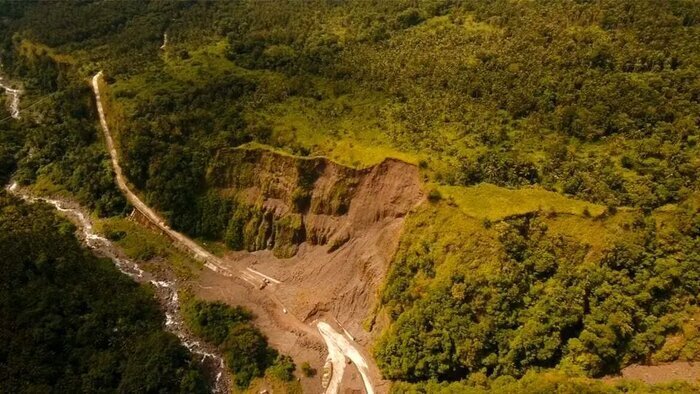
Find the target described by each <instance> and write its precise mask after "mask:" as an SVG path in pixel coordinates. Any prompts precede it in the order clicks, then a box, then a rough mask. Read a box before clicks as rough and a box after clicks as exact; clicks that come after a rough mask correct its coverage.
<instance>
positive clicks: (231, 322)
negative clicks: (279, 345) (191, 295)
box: [185, 300, 294, 388]
mask: <svg viewBox="0 0 700 394" xmlns="http://www.w3.org/2000/svg"><path fill="white" fill-rule="evenodd" d="M185 319H186V321H187V324H188V325H189V326H190V327H191V329H192V331H193V332H194V333H195V334H196V335H197V336H199V337H201V338H204V339H205V340H206V341H208V342H210V343H212V344H214V345H216V346H218V347H219V349H220V350H221V351H222V352H223V354H224V357H225V358H226V364H227V365H228V367H229V368H230V369H231V371H232V372H233V374H234V377H235V382H236V385H237V386H238V387H239V388H246V387H248V385H249V384H250V382H251V381H252V380H253V379H255V378H259V377H262V376H263V375H264V374H265V371H266V370H267V371H268V372H270V373H271V374H273V376H275V377H277V378H278V379H280V380H283V381H290V380H292V377H293V375H292V373H293V372H294V363H293V362H292V361H291V358H289V357H288V356H284V355H279V354H278V353H277V351H276V350H274V349H272V348H270V347H269V346H268V344H267V338H265V336H264V335H263V334H262V333H261V332H260V331H259V330H258V329H257V328H255V327H254V326H253V325H252V322H251V320H252V319H253V315H252V314H251V313H250V312H249V311H247V310H245V309H243V308H240V307H231V306H228V305H226V304H224V303H221V302H204V301H195V300H192V301H190V302H189V303H188V305H187V307H186V308H185Z"/></svg>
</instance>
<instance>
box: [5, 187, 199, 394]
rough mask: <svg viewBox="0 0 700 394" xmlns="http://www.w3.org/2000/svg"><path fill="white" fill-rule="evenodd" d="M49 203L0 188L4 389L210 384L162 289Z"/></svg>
mask: <svg viewBox="0 0 700 394" xmlns="http://www.w3.org/2000/svg"><path fill="white" fill-rule="evenodd" d="M74 231H75V227H74V226H73V225H72V224H70V223H69V222H68V221H66V220H65V219H60V218H58V217H57V216H56V214H55V213H54V209H53V208H52V207H50V206H48V205H44V204H27V203H24V202H22V201H21V200H19V199H17V198H15V197H12V196H9V195H8V194H7V193H5V192H2V193H0V248H1V250H2V251H3V252H2V256H3V257H2V262H1V263H0V267H1V269H2V272H3V274H2V275H1V276H0V315H1V316H2V319H0V391H1V392H8V393H10V392H12V393H25V392H26V393H30V392H31V393H36V392H43V393H67V392H74V393H75V392H120V393H133V392H144V393H177V392H181V393H206V392H209V389H208V387H207V386H206V384H205V382H204V380H203V378H202V374H201V372H200V371H199V367H198V365H197V364H196V363H194V362H193V361H192V359H191V356H190V354H189V352H188V351H187V349H185V348H184V347H183V346H182V345H181V344H180V342H179V340H178V339H177V337H175V336H174V335H172V334H169V333H166V332H164V331H163V316H162V313H161V311H160V309H159V306H158V304H157V302H156V301H155V300H154V298H153V294H152V293H151V292H150V291H148V290H146V289H145V288H143V287H140V286H139V285H137V284H136V283H134V282H132V281H131V279H129V278H128V277H126V276H124V275H122V274H121V273H120V272H119V271H117V269H116V268H115V267H114V266H113V264H112V262H111V261H109V260H106V259H98V258H95V257H94V256H93V255H92V254H91V253H90V252H89V251H86V250H84V249H82V248H81V246H80V244H79V243H78V240H77V239H76V238H75V236H74V235H73V234H74Z"/></svg>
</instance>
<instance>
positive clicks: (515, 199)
mask: <svg viewBox="0 0 700 394" xmlns="http://www.w3.org/2000/svg"><path fill="white" fill-rule="evenodd" d="M436 188H437V190H438V191H439V192H440V194H441V195H442V196H443V198H446V199H448V200H451V201H453V202H454V203H455V204H456V205H457V207H459V208H460V210H462V212H464V213H465V214H467V215H469V216H473V217H476V218H481V219H488V220H500V219H503V218H506V217H508V216H513V215H520V214H524V213H528V212H535V211H542V212H555V213H563V214H572V215H581V216H583V215H585V213H584V212H585V211H586V210H588V213H589V214H590V216H598V215H600V214H602V213H603V212H605V207H604V206H602V205H598V204H592V203H588V202H585V201H581V200H576V199H573V198H569V197H566V196H563V195H561V194H558V193H555V192H550V191H547V190H544V189H542V188H540V187H526V188H521V189H507V188H504V187H499V186H495V185H491V184H487V183H482V184H479V185H476V186H469V187H464V186H436Z"/></svg>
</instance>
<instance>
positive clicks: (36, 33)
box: [0, 0, 700, 392]
mask: <svg viewBox="0 0 700 394" xmlns="http://www.w3.org/2000/svg"><path fill="white" fill-rule="evenodd" d="M0 33H2V34H0V37H2V38H1V39H0V64H2V67H1V68H0V74H1V75H2V76H4V77H6V78H7V79H6V81H11V82H12V83H15V84H16V85H13V86H21V87H22V89H23V90H22V96H21V100H22V101H21V103H20V110H22V117H21V118H20V119H14V118H8V119H7V120H5V121H3V122H0V178H2V179H3V180H4V181H6V180H9V179H10V178H12V179H13V180H16V181H18V182H20V183H21V184H24V185H31V186H32V188H33V190H35V191H37V192H40V193H45V194H52V195H62V196H66V197H69V198H71V199H74V200H76V201H78V202H80V203H81V204H82V205H84V206H86V207H87V208H88V209H90V210H92V211H94V213H95V214H96V215H97V216H100V217H111V219H107V221H106V223H116V225H115V226H117V227H120V226H122V227H120V228H124V229H131V230H128V231H126V233H129V234H128V235H127V237H130V236H132V235H133V234H131V233H130V232H134V231H141V230H135V229H136V228H138V225H133V223H132V222H129V223H130V224H129V225H128V226H127V225H122V224H119V223H122V221H124V220H123V219H121V218H118V217H120V216H125V215H127V214H128V213H129V212H131V207H130V205H129V204H128V203H127V201H126V199H125V198H124V196H123V195H122V193H121V191H120V189H119V188H118V187H117V186H116V183H115V178H114V173H113V167H112V166H113V163H111V162H110V160H109V157H110V156H109V152H108V151H107V150H106V148H105V143H104V140H103V139H102V137H101V135H102V134H101V132H100V129H99V127H100V125H99V123H98V114H97V111H96V107H95V104H94V98H93V96H92V94H91V91H90V88H89V85H88V81H89V79H90V78H91V77H92V76H93V75H94V74H96V73H97V72H98V71H103V74H104V79H103V80H101V81H102V82H101V89H102V97H101V99H102V105H103V106H104V110H105V113H106V121H107V123H109V128H110V130H111V131H112V134H113V137H114V142H115V144H116V151H117V152H118V155H119V157H120V160H121V163H120V165H121V167H122V168H123V170H124V176H125V178H126V180H127V182H128V184H129V187H130V188H131V189H133V190H134V192H135V193H136V194H138V195H139V197H140V198H141V199H142V200H143V201H144V203H145V204H148V206H150V207H152V208H153V210H154V211H155V212H158V214H159V215H162V217H163V218H164V219H165V220H166V221H167V223H168V225H169V226H171V227H172V228H173V229H174V230H177V231H179V232H180V233H182V234H183V237H184V236H186V237H189V238H187V240H188V242H189V239H190V238H191V239H192V240H194V241H193V242H197V243H198V245H199V246H200V247H202V248H207V249H208V250H209V251H210V252H211V253H213V254H214V255H216V259H220V260H221V262H222V263H221V264H222V267H223V268H224V269H226V270H227V271H226V272H229V273H231V272H232V273H240V272H242V273H243V274H242V275H239V274H237V275H239V276H240V277H241V278H239V279H235V278H233V279H232V278H226V277H225V276H226V275H221V273H217V272H209V271H207V270H201V271H198V270H193V272H188V274H187V275H186V276H187V279H186V280H187V283H188V284H189V285H191V289H190V290H191V291H192V294H193V296H195V297H199V298H202V299H206V300H210V301H223V302H225V303H227V304H229V305H235V306H238V305H242V306H244V307H246V308H248V309H250V310H251V311H253V313H254V314H255V315H256V318H255V319H254V320H252V323H253V324H256V325H257V326H258V327H259V328H260V329H261V330H262V332H263V333H264V334H265V335H266V336H267V337H269V340H270V343H271V345H273V346H274V347H275V348H277V349H280V350H281V351H282V352H283V353H285V354H287V353H288V354H290V355H291V356H292V359H293V361H294V362H295V363H296V364H297V365H301V364H302V363H310V364H311V367H313V368H316V369H317V370H319V371H320V370H322V369H323V366H324V362H325V359H326V354H327V353H330V350H329V349H327V346H326V345H324V341H323V339H322V338H321V336H320V335H319V333H318V332H317V331H318V330H316V328H315V327H316V325H315V324H317V322H319V321H328V322H331V323H332V324H334V327H335V329H336V330H338V331H339V332H343V330H345V331H344V332H345V333H346V335H347V338H349V339H350V340H351V342H352V343H354V344H356V345H357V346H358V349H359V350H358V352H360V353H361V354H362V355H363V356H364V358H365V359H368V360H370V361H369V364H370V365H369V366H368V370H369V374H370V377H371V379H372V380H373V382H374V386H376V387H375V389H376V390H377V391H378V392H384V391H388V390H389V389H390V388H391V389H392V390H394V391H396V392H434V391H438V390H444V391H445V392H463V391H468V390H474V392H480V391H479V390H493V391H496V392H498V391H504V392H508V391H512V390H516V391H517V390H526V391H533V390H534V391H536V390H537V389H536V388H537V387H540V388H541V390H545V391H546V390H548V389H546V388H548V387H549V388H551V387H562V388H561V390H563V391H566V390H567V387H568V389H569V390H574V389H576V390H578V388H580V387H590V388H591V391H594V392H597V391H606V390H610V391H623V390H626V389H629V388H633V389H634V390H637V391H644V390H649V391H652V392H653V391H654V390H659V391H661V392H663V391H664V390H670V391H678V390H681V391H682V390H692V388H691V386H689V385H683V384H679V385H678V386H664V387H655V386H647V385H644V384H643V383H639V382H637V383H629V382H625V381H622V382H617V381H611V380H604V381H597V380H594V379H599V378H603V377H606V376H614V375H617V374H620V373H623V372H624V371H625V368H627V367H629V366H631V365H638V364H643V365H659V364H664V363H672V362H686V361H690V362H692V361H698V360H700V347H699V346H700V345H699V344H700V342H699V341H700V337H699V336H698V329H699V328H700V327H698V324H697V323H696V321H695V318H696V316H698V313H699V312H700V311H699V310H698V307H697V305H698V294H699V293H700V281H699V279H698V278H700V264H699V263H700V243H699V242H700V241H699V240H698V238H699V236H700V197H699V196H700V180H699V178H698V174H699V173H700V146H699V145H698V142H699V139H700V3H699V2H698V1H697V0H674V1H668V2H654V1H650V0H649V1H647V0H643V1H631V0H629V1H628V0H593V1H578V0H558V1H512V0H497V1H483V0H417V1H416V0H395V1H369V0H366V1H365V0H357V1H321V0H314V1H304V2H296V1H284V0H280V1H244V0H242V1H230V2H229V1H226V2H224V1H220V2H207V1H188V2H184V1H183V2H181V1H172V2H169V1H81V2H51V1H26V2H14V1H3V0H0ZM10 111H11V106H8V107H7V108H5V107H3V108H2V109H0V118H4V117H5V116H4V115H5V112H7V116H8V117H9V116H10V115H11V114H10ZM124 222H125V221H124ZM132 225H133V226H132ZM107 227H109V226H107ZM151 227H152V226H151ZM127 239H129V238H127ZM128 246H131V245H128ZM135 249H138V245H136V247H135ZM142 257H143V256H142ZM144 260H153V256H151V255H147V256H145V257H144ZM166 260H167V258H166ZM159 264H160V263H159ZM168 264H170V265H171V266H172V267H175V266H176V265H177V264H179V263H177V264H176V263H174V262H173V263H168V262H167V261H166V263H165V266H166V267H167V266H168ZM172 267H171V269H174V270H179V269H181V267H180V268H172ZM256 272H257V273H256ZM251 273H252V276H250V275H251ZM264 277H269V278H272V279H273V281H270V280H267V281H266V280H264V279H260V278H264ZM246 278H247V279H246ZM251 278H252V279H251ZM246 280H252V281H253V282H254V283H255V284H254V285H253V286H255V287H259V290H256V291H252V290H251V289H252V288H251V285H250V283H248V284H246V283H244V282H242V281H246ZM258 281H262V282H261V283H262V284H259V283H258ZM215 305H218V304H215ZM234 364H235V363H234ZM684 365H685V364H684ZM354 368H356V366H352V367H349V368H348V369H347V370H346V372H345V375H347V376H345V375H344V377H343V385H344V386H343V388H344V389H350V390H351V389H361V387H362V386H363V383H362V382H361V381H360V379H359V378H358V375H357V372H358V371H360V370H359V369H358V370H356V369H354ZM263 369H264V368H263ZM256 373H257V375H256V376H260V375H261V373H262V372H261V371H257V372H256ZM341 374H342V371H341ZM353 374H354V375H353ZM652 374H653V372H652ZM254 375H255V374H254ZM353 376H354V378H353ZM692 376H695V375H693V374H692V373H690V374H688V376H687V377H685V376H681V377H680V378H681V380H686V381H687V382H689V384H690V383H696V382H694V378H693V377H692ZM363 377H364V376H363ZM676 378H678V377H677V376H676ZM652 380H653V381H652ZM669 380H671V379H655V378H654V379H650V380H649V382H650V383H658V382H661V383H666V382H667V381H669ZM628 384H629V385H631V386H629V387H628V386H626V385H628ZM540 385H541V386H540ZM558 385H560V386H558ZM301 386H302V387H303V389H304V390H305V391H309V392H318V391H321V390H322V389H321V387H320V376H316V377H313V376H307V377H304V378H303V379H302V381H301ZM364 387H366V386H364ZM625 387H627V388H625Z"/></svg>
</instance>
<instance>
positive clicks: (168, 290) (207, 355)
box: [6, 183, 230, 393]
mask: <svg viewBox="0 0 700 394" xmlns="http://www.w3.org/2000/svg"><path fill="white" fill-rule="evenodd" d="M6 189H7V190H8V191H9V192H10V193H12V194H14V195H15V196H18V197H21V198H22V199H24V200H26V201H29V202H37V201H41V202H45V203H47V204H50V205H52V206H53V207H54V208H56V210H58V211H59V212H61V213H62V214H64V215H65V216H67V217H68V218H69V219H70V220H71V221H72V222H73V223H74V224H76V225H77V226H78V229H79V238H80V239H81V240H82V241H83V242H84V243H85V245H87V247H89V248H90V249H92V250H94V251H95V252H96V254H98V255H100V256H103V257H107V258H109V259H111V260H112V261H113V262H114V265H115V266H116V267H117V269H118V270H119V271H121V272H122V273H123V274H125V275H128V276H129V277H131V278H132V279H133V280H135V281H137V282H139V283H146V282H149V283H151V284H152V285H153V286H154V287H155V290H156V291H155V293H156V297H157V298H158V301H159V302H160V304H161V305H162V307H163V309H164V312H165V328H166V330H167V331H169V332H171V333H173V334H175V335H176V336H177V337H178V338H179V339H180V342H181V343H182V344H183V345H184V346H185V347H186V348H187V349H189V351H190V352H191V353H192V354H193V355H196V356H197V357H199V358H200V361H201V363H202V364H203V365H204V367H205V370H206V371H207V372H209V373H210V375H211V376H210V379H211V380H212V382H213V385H212V391H213V392H214V393H228V392H229V386H230V382H229V381H228V379H227V378H226V376H227V374H226V373H225V368H226V366H225V364H224V360H223V358H221V356H219V355H218V354H216V353H215V352H214V350H213V349H212V348H211V347H210V346H207V345H206V344H204V343H202V342H200V341H198V340H196V339H195V338H194V337H193V335H192V334H191V333H190V332H189V330H187V328H186V327H185V324H184V321H183V318H182V314H181V311H180V300H179V297H178V293H177V282H176V281H174V280H163V279H161V278H156V277H155V276H154V275H152V274H151V273H148V272H146V271H144V270H142V269H141V268H140V267H139V265H138V264H137V263H136V262H134V261H133V260H131V259H129V258H127V257H126V256H125V255H124V253H123V252H121V250H120V249H119V248H118V247H116V246H115V245H114V244H113V243H112V242H111V241H110V240H108V239H107V238H105V237H103V236H101V235H99V234H98V233H97V232H95V230H94V227H93V225H92V222H91V221H90V218H89V217H88V216H87V215H86V214H85V213H84V210H83V209H81V208H80V207H79V206H77V205H75V204H72V203H68V202H66V201H61V200H54V199H50V198H43V197H35V196H32V195H30V194H29V193H27V192H26V191H25V190H23V189H21V188H19V187H18V186H17V183H13V184H11V185H9V186H7V188H6Z"/></svg>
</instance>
